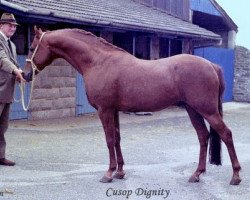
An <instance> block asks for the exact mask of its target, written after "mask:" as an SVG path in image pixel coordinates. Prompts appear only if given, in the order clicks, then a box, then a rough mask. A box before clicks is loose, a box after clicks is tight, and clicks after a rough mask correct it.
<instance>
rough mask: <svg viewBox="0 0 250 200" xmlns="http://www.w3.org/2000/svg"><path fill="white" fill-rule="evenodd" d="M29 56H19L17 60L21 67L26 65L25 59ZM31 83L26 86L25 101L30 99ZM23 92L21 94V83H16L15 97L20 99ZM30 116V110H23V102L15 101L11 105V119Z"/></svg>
mask: <svg viewBox="0 0 250 200" xmlns="http://www.w3.org/2000/svg"><path fill="white" fill-rule="evenodd" d="M26 57H27V56H17V61H18V63H19V65H20V66H21V67H24V65H25V62H26V61H25V59H26ZM29 89H30V87H29V85H28V84H26V88H25V97H24V99H25V102H27V100H28V95H29ZM20 97H21V94H20V88H19V84H16V87H15V99H16V100H20ZM27 118H28V112H26V111H24V110H23V107H22V104H21V102H16V101H14V102H13V103H12V105H11V111H10V119H11V120H15V119H27Z"/></svg>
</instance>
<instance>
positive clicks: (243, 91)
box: [234, 46, 250, 102]
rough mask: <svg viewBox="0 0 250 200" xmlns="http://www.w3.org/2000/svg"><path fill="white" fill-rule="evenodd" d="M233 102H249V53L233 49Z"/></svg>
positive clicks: (238, 47) (239, 47)
mask: <svg viewBox="0 0 250 200" xmlns="http://www.w3.org/2000/svg"><path fill="white" fill-rule="evenodd" d="M234 101H239V102H250V51H249V50H248V49H246V48H244V47H241V46H237V47H236V48H235V69H234Z"/></svg>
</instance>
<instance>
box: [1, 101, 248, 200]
mask: <svg viewBox="0 0 250 200" xmlns="http://www.w3.org/2000/svg"><path fill="white" fill-rule="evenodd" d="M224 118H225V122H226V123H227V124H228V126H229V127H230V128H231V130H232V131H233V137H234V141H235V146H236V151H237V154H238V158H239V161H240V163H241V165H242V171H241V178H242V183H241V184H240V185H239V186H231V185H229V182H230V179H231V176H232V168H231V163H230V159H229V156H228V153H227V150H226V148H225V146H223V165H222V166H219V167H218V166H213V165H210V164H207V172H206V173H205V174H203V175H202V176H201V180H200V182H199V183H188V178H189V177H190V175H191V174H192V173H193V172H194V170H195V169H196V167H197V162H198V156H199V144H198V139H197V136H196V133H195V131H194V129H193V127H192V126H191V123H190V121H189V119H188V116H187V114H186V112H185V110H183V109H179V108H171V109H166V110H163V111H161V112H156V113H153V115H152V116H136V115H134V114H130V115H128V114H123V113H121V114H120V121H121V135H122V150H123V155H124V159H125V163H126V165H125V170H126V178H125V179H124V180H114V181H113V182H112V183H110V184H103V183H100V182H99V179H100V178H101V177H102V175H103V174H104V171H105V170H106V169H107V167H108V161H109V158H108V150H107V147H106V143H105V140H104V133H103V130H102V126H101V123H100V121H99V119H98V117H97V116H96V115H95V114H94V115H88V116H81V117H77V118H69V119H61V120H45V121H12V122H11V123H10V128H9V130H8V132H7V133H6V139H7V155H8V158H9V159H12V160H14V161H16V166H14V167H4V166H0V177H1V181H0V200H1V199H18V200H31V199H34V200H49V199H53V200H59V199H60V200H67V199H68V200H95V199H96V200H99V199H107V200H109V199H110V200H112V199H136V200H137V199H139V200H140V199H171V200H178V199H188V200H189V199H190V200H194V199H197V200H200V199H204V200H212V199H217V200H219V199H223V200H224V199H225V200H233V199H235V200H236V199H237V200H241V199H242V200H246V199H249V198H250V156H249V152H250V151H249V150H250V124H249V119H250V104H242V103H226V104H224Z"/></svg>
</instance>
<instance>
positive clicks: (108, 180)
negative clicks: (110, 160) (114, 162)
mask: <svg viewBox="0 0 250 200" xmlns="http://www.w3.org/2000/svg"><path fill="white" fill-rule="evenodd" d="M112 180H113V179H112V178H111V177H107V176H105V175H104V176H103V177H102V178H101V179H100V182H101V183H111V182H112Z"/></svg>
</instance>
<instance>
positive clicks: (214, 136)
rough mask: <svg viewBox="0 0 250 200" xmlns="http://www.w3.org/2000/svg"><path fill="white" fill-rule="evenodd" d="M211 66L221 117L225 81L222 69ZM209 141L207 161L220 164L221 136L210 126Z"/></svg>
mask: <svg viewBox="0 0 250 200" xmlns="http://www.w3.org/2000/svg"><path fill="white" fill-rule="evenodd" d="M213 67H214V69H215V71H216V73H217V76H218V79H219V98H218V109H219V113H220V115H221V117H222V116H223V110H222V98H223V93H224V90H225V82H224V78H223V72H222V69H221V68H220V67H219V66H218V65H215V64H213ZM209 139H210V142H209V155H210V156H209V162H210V163H211V164H214V165H221V138H220V136H219V134H218V133H217V132H216V131H215V130H214V129H213V128H212V127H211V126H210V138H209Z"/></svg>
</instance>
